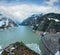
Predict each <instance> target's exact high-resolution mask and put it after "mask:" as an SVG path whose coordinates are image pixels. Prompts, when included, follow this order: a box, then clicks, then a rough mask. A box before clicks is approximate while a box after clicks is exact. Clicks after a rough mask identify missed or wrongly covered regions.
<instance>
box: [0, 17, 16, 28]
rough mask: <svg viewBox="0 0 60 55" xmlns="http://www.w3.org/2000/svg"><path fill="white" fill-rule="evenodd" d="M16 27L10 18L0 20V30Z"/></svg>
mask: <svg viewBox="0 0 60 55" xmlns="http://www.w3.org/2000/svg"><path fill="white" fill-rule="evenodd" d="M13 26H17V24H16V23H15V22H14V21H13V20H11V19H10V18H6V17H3V18H0V29H4V28H8V27H13Z"/></svg>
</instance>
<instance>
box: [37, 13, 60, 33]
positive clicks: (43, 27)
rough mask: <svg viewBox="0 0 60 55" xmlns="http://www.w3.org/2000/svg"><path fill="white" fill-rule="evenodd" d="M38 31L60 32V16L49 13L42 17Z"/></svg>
mask: <svg viewBox="0 0 60 55" xmlns="http://www.w3.org/2000/svg"><path fill="white" fill-rule="evenodd" d="M37 30H40V31H44V32H45V31H53V30H55V31H60V14H57V13H48V14H44V15H43V16H41V17H40V19H39V22H38V27H37ZM55 31H54V32H55Z"/></svg>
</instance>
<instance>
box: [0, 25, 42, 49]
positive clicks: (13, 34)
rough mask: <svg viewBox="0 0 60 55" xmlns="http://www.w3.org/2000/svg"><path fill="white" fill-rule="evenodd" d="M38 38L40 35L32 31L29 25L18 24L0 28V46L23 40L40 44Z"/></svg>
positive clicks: (27, 42)
mask: <svg viewBox="0 0 60 55" xmlns="http://www.w3.org/2000/svg"><path fill="white" fill-rule="evenodd" d="M40 39H41V37H40V36H39V35H37V34H36V33H34V32H32V28H31V27H29V26H19V27H12V28H9V29H5V30H0V46H2V47H3V48H4V47H6V46H8V45H9V44H11V43H14V42H17V41H19V42H20V41H23V43H25V44H31V43H37V44H40Z"/></svg>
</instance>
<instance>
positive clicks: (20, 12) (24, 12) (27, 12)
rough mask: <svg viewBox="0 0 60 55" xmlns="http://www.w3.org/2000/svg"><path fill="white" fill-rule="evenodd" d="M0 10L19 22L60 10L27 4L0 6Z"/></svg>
mask: <svg viewBox="0 0 60 55" xmlns="http://www.w3.org/2000/svg"><path fill="white" fill-rule="evenodd" d="M0 10H4V11H5V12H6V13H7V14H8V13H9V14H11V15H13V16H14V17H16V18H18V19H20V20H21V21H22V20H24V19H26V18H27V17H29V16H31V15H32V14H40V13H49V12H56V13H59V12H60V10H59V9H58V8H56V7H49V6H38V5H28V4H22V5H15V6H0Z"/></svg>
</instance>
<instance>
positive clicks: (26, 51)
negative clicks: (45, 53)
mask: <svg viewBox="0 0 60 55" xmlns="http://www.w3.org/2000/svg"><path fill="white" fill-rule="evenodd" d="M2 55H39V54H38V53H36V52H34V51H33V50H31V49H30V48H28V47H27V46H26V45H25V44H24V43H22V42H16V43H13V44H10V45H9V46H8V47H6V48H5V49H4V51H3V52H2Z"/></svg>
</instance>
